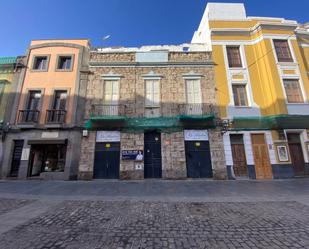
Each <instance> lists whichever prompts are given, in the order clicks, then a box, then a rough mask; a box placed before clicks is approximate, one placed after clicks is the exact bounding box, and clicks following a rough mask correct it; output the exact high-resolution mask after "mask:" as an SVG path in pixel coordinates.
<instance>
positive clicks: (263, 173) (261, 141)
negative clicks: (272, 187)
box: [251, 134, 273, 179]
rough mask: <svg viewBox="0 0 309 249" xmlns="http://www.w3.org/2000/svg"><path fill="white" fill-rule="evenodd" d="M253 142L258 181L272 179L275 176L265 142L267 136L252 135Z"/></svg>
mask: <svg viewBox="0 0 309 249" xmlns="http://www.w3.org/2000/svg"><path fill="white" fill-rule="evenodd" d="M251 140H252V150H253V158H254V165H255V175H256V179H272V178H273V174H272V168H271V165H270V160H269V155H268V146H267V144H266V141H265V135H264V134H252V135H251Z"/></svg>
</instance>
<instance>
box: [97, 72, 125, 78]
mask: <svg viewBox="0 0 309 249" xmlns="http://www.w3.org/2000/svg"><path fill="white" fill-rule="evenodd" d="M122 77H123V75H122V74H114V73H113V72H112V71H110V72H109V73H108V74H101V78H102V79H104V80H120V78H122Z"/></svg>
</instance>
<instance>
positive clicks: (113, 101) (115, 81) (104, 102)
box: [103, 79, 120, 105]
mask: <svg viewBox="0 0 309 249" xmlns="http://www.w3.org/2000/svg"><path fill="white" fill-rule="evenodd" d="M110 82H112V92H111V101H110V102H107V101H106V99H105V96H106V92H105V89H106V84H107V83H110ZM113 83H116V84H117V85H118V86H117V88H118V89H117V95H116V96H117V98H116V99H115V100H113V97H112V96H114V94H113V93H114V84H113ZM119 88H120V84H119V80H117V79H104V84H103V104H104V105H109V104H110V105H118V103H119V92H120V89H119Z"/></svg>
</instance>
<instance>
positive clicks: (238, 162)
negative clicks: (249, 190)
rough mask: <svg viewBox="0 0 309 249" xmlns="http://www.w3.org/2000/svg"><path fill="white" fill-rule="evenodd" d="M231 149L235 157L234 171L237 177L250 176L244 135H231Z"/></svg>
mask: <svg viewBox="0 0 309 249" xmlns="http://www.w3.org/2000/svg"><path fill="white" fill-rule="evenodd" d="M230 141H231V149H232V157H233V170H234V174H235V176H238V177H242V176H248V168H247V160H246V152H245V146H244V139H243V135H242V134H231V135H230Z"/></svg>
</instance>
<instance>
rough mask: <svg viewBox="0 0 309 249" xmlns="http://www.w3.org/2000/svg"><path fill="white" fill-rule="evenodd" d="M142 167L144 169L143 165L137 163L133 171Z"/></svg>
mask: <svg viewBox="0 0 309 249" xmlns="http://www.w3.org/2000/svg"><path fill="white" fill-rule="evenodd" d="M143 167H144V165H143V164H142V163H137V164H135V169H136V170H142V169H143Z"/></svg>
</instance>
